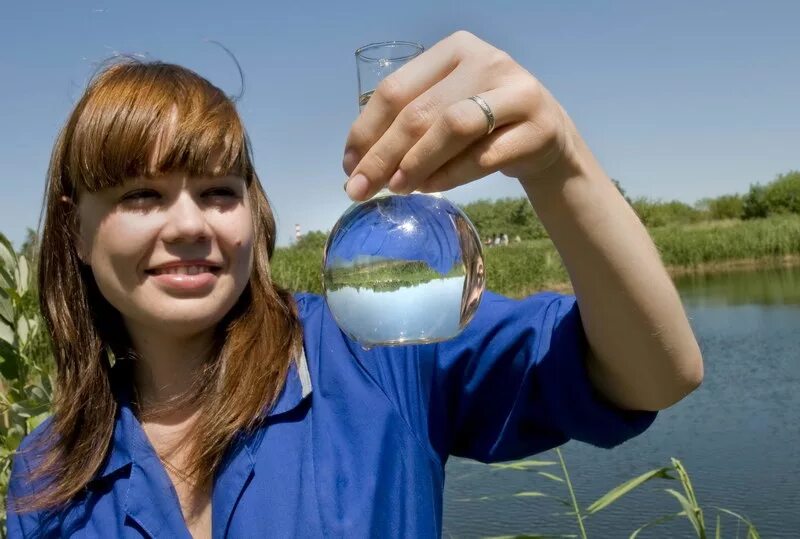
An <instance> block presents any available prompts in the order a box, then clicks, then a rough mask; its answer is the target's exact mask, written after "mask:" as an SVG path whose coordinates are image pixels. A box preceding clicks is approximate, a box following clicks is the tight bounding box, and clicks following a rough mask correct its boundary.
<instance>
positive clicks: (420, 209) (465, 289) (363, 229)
mask: <svg viewBox="0 0 800 539" xmlns="http://www.w3.org/2000/svg"><path fill="white" fill-rule="evenodd" d="M484 282H485V278H484V269H483V255H482V253H481V244H480V239H479V238H478V234H477V232H476V231H475V227H473V226H472V223H470V222H469V219H467V216H466V215H465V214H464V213H463V212H462V211H461V210H460V209H458V208H457V207H456V206H454V205H453V204H451V203H450V202H449V201H447V200H446V199H444V198H442V197H440V196H433V195H422V194H416V193H415V194H411V195H407V196H400V195H392V194H389V193H384V194H381V195H379V196H376V197H374V198H372V199H370V200H368V201H366V202H363V203H359V204H354V205H353V206H351V207H350V208H349V209H348V210H347V211H346V212H345V213H344V215H343V216H342V217H341V218H340V219H339V221H338V222H337V223H336V225H335V226H334V228H333V230H332V231H331V234H330V236H329V238H328V243H327V245H326V247H325V257H324V260H323V283H324V289H325V297H326V299H327V302H328V306H329V307H330V309H331V311H332V313H333V315H334V317H335V319H336V322H337V324H339V326H340V327H341V329H342V330H343V331H344V332H345V333H347V334H348V335H349V336H350V337H351V338H353V339H355V340H356V341H358V342H360V343H361V344H362V345H363V346H375V345H390V344H401V343H428V342H435V341H441V340H444V339H449V338H452V337H455V336H456V335H457V334H458V333H459V332H460V331H461V330H462V329H463V328H464V327H465V326H466V325H467V323H468V322H469V321H470V320H471V319H472V316H473V314H474V313H475V310H476V309H477V306H478V303H479V301H480V298H481V294H482V293H483V288H484Z"/></svg>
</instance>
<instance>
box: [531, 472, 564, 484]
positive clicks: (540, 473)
mask: <svg viewBox="0 0 800 539" xmlns="http://www.w3.org/2000/svg"><path fill="white" fill-rule="evenodd" d="M536 473H537V474H539V475H541V476H542V477H546V478H548V479H551V480H553V481H558V482H559V483H563V482H564V479H563V478H561V477H559V476H557V475H555V474H551V473H547V472H536Z"/></svg>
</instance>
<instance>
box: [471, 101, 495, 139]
mask: <svg viewBox="0 0 800 539" xmlns="http://www.w3.org/2000/svg"><path fill="white" fill-rule="evenodd" d="M468 99H470V100H472V101H474V102H475V103H477V105H478V106H479V107H480V108H481V110H482V111H483V113H484V114H485V115H486V121H487V123H488V124H489V126H488V128H487V129H486V133H485V134H486V135H489V134H490V133H491V132H492V131H494V113H493V112H492V109H491V108H489V105H488V104H487V103H486V101H485V100H484V99H483V98H482V97H481V96H479V95H473V96H472V97H470V98H468Z"/></svg>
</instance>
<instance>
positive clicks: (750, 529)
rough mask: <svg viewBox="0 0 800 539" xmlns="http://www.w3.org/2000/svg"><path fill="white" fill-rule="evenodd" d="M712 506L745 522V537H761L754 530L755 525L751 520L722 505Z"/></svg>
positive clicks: (750, 538) (757, 538)
mask: <svg viewBox="0 0 800 539" xmlns="http://www.w3.org/2000/svg"><path fill="white" fill-rule="evenodd" d="M713 507H714V509H716V510H717V511H722V512H723V513H727V514H729V515H731V516H733V517H736V518H738V519H739V520H741V521H742V522H744V523H745V524H747V539H760V538H761V536H760V535H759V534H758V531H757V530H756V527H755V525H754V524H753V523H752V522H750V521H749V520H748V519H746V518H745V517H743V516H742V515H740V514H739V513H734V512H733V511H731V510H730V509H725V508H724V507H716V506H713ZM717 518H719V517H717Z"/></svg>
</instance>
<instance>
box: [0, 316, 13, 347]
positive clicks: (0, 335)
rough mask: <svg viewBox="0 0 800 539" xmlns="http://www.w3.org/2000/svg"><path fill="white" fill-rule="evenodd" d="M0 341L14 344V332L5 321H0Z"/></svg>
mask: <svg viewBox="0 0 800 539" xmlns="http://www.w3.org/2000/svg"><path fill="white" fill-rule="evenodd" d="M0 340H3V341H5V342H7V343H8V344H14V330H12V329H11V326H10V325H8V324H6V322H5V320H0Z"/></svg>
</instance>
